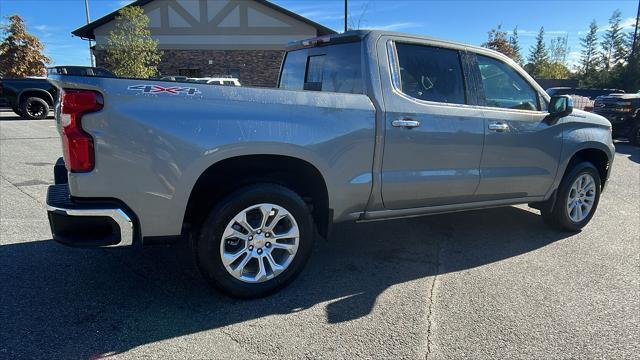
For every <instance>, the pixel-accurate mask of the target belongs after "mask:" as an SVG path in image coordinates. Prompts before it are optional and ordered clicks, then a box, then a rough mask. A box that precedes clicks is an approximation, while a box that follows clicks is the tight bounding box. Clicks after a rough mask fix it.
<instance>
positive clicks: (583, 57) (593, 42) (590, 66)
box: [580, 20, 598, 85]
mask: <svg viewBox="0 0 640 360" xmlns="http://www.w3.org/2000/svg"><path fill="white" fill-rule="evenodd" d="M580 45H581V46H582V51H581V52H580V77H581V78H582V81H583V82H584V83H585V85H594V82H595V79H596V76H595V75H596V70H597V66H598V59H597V57H598V50H597V46H598V24H597V23H596V21H595V20H592V21H591V24H589V32H588V33H587V34H586V35H585V36H584V37H583V38H580Z"/></svg>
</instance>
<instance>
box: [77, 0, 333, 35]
mask: <svg viewBox="0 0 640 360" xmlns="http://www.w3.org/2000/svg"><path fill="white" fill-rule="evenodd" d="M152 1H153V0H136V1H134V2H132V3H131V4H128V5H126V6H124V7H128V6H144V5H146V4H148V3H150V2H152ZM254 1H255V2H257V3H260V4H262V5H264V6H266V7H269V8H271V9H273V10H275V11H278V12H281V13H283V14H285V15H288V16H290V17H292V18H294V19H296V20H298V21H301V22H303V23H305V24H307V25H309V26H312V27H314V28H316V29H317V30H318V35H331V34H336V32H335V31H334V30H332V29H330V28H328V27H326V26H324V25H320V24H318V23H317V22H314V21H311V20H309V19H307V18H306V17H304V16H300V15H298V14H296V13H294V12H291V11H289V10H287V9H285V8H283V7H282V6H278V5H276V4H274V3H272V2H270V1H267V0H254ZM118 11H120V9H118V10H116V11H114V12H112V13H109V14H107V15H105V16H103V17H101V18H99V19H98V20H95V21H92V22H90V23H88V24H87V25H85V26H83V27H80V28H77V29H75V30H73V31H72V32H71V33H72V34H73V35H75V36H79V37H81V38H83V39H92V40H94V39H95V38H96V36H95V34H94V33H93V30H94V29H95V28H97V27H100V26H102V25H104V24H106V23H108V22H110V21H112V20H113V19H115V18H116V16H117V15H118Z"/></svg>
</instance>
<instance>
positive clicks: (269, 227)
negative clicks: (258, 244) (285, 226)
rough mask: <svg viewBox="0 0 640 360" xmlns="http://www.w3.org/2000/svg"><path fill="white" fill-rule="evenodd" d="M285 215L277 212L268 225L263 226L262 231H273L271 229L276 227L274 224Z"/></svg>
mask: <svg viewBox="0 0 640 360" xmlns="http://www.w3.org/2000/svg"><path fill="white" fill-rule="evenodd" d="M286 217H287V215H286V214H281V213H278V214H277V215H276V216H275V217H274V218H273V220H272V221H271V223H270V224H269V225H268V226H266V227H265V228H264V231H273V229H274V228H275V227H276V225H278V223H279V222H280V220H282V219H284V218H286Z"/></svg>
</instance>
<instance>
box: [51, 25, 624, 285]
mask: <svg viewBox="0 0 640 360" xmlns="http://www.w3.org/2000/svg"><path fill="white" fill-rule="evenodd" d="M51 80H52V81H53V82H54V83H55V84H56V86H57V87H59V88H60V89H61V91H60V95H59V96H60V99H59V101H58V104H59V105H57V108H56V121H57V124H58V128H59V131H60V134H61V138H62V149H63V159H64V161H62V160H60V161H59V162H58V163H57V164H56V166H55V168H54V172H55V179H56V180H55V182H56V184H55V185H52V186H51V187H50V188H49V190H48V197H47V204H48V216H49V221H50V226H51V231H52V234H53V238H54V240H56V241H58V242H61V243H64V244H68V245H72V246H130V245H136V244H151V243H155V242H159V241H167V240H173V239H179V238H190V239H192V240H193V241H194V249H195V253H196V261H197V263H198V265H199V268H200V270H201V271H202V273H203V275H204V277H205V278H206V279H207V280H208V281H210V283H211V284H213V285H214V286H216V287H217V288H219V289H221V290H222V291H224V292H226V293H228V294H231V295H233V296H237V297H256V296H263V295H266V294H269V293H271V292H274V291H276V290H278V289H280V288H282V287H283V286H284V285H286V284H287V283H289V282H290V281H291V280H292V279H293V278H294V277H295V276H296V275H297V274H298V273H300V271H301V270H302V268H303V267H304V265H305V263H306V261H307V259H308V258H309V256H310V254H311V250H312V247H313V244H314V240H315V238H316V237H317V235H319V236H321V237H324V238H327V237H329V235H330V232H331V228H332V224H334V223H337V222H344V221H375V220H384V219H392V218H402V217H411V216H419V215H427V214H436V213H445V212H453V211H463V210H471V209H481V208H489V207H496V206H509V205H514V204H529V205H530V206H531V207H534V208H536V209H539V210H540V211H541V214H542V218H543V219H544V221H545V222H547V223H548V224H550V225H551V226H553V227H555V228H558V229H560V230H564V231H578V230H580V229H582V228H583V227H584V226H585V225H586V224H587V223H588V222H589V221H590V219H591V218H592V216H593V215H594V213H595V211H596V207H597V206H598V200H599V198H600V194H601V191H602V190H603V189H604V185H605V182H606V180H607V178H608V176H609V173H610V170H611V165H612V162H613V158H614V153H615V150H614V146H613V143H612V140H611V124H610V123H609V121H607V120H606V119H604V118H603V117H601V116H599V115H595V114H591V113H586V112H583V111H579V110H573V108H572V103H571V99H570V98H569V97H567V96H553V97H549V96H548V95H547V94H546V93H545V91H544V90H543V89H542V88H541V87H540V86H539V85H538V84H537V83H536V82H535V81H534V80H533V79H532V78H531V77H530V76H529V75H528V74H527V73H526V72H525V71H524V70H523V69H522V68H520V67H519V66H518V65H517V64H516V63H514V62H513V61H512V60H510V59H509V58H507V57H505V56H504V55H501V54H499V53H497V52H494V51H491V50H488V49H484V48H480V47H475V46H470V45H464V44H459V43H454V42H449V41H442V40H436V39H432V38H428V37H422V36H413V35H405V34H398V33H391V32H382V31H354V32H347V33H345V34H340V35H331V36H326V37H320V38H314V39H309V40H305V41H301V42H297V43H293V44H291V45H290V46H289V47H288V49H287V53H286V55H285V58H284V61H283V63H282V69H281V74H280V78H279V81H278V88H277V89H265V88H249V87H226V86H206V85H200V84H194V83H177V82H163V81H155V80H148V79H113V78H100V77H90V78H89V77H73V76H64V77H56V76H52V79H51ZM505 221H507V219H505ZM532 230H533V229H532ZM192 234H193V236H190V235H192Z"/></svg>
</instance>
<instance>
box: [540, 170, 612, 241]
mask: <svg viewBox="0 0 640 360" xmlns="http://www.w3.org/2000/svg"><path fill="white" fill-rule="evenodd" d="M601 189H602V188H601V180H600V173H599V172H598V169H596V167H595V166H593V164H591V163H590V162H581V163H577V164H575V165H574V166H573V167H572V168H570V169H567V172H566V173H565V176H564V178H563V179H562V181H561V182H560V186H559V187H558V190H557V197H556V202H555V205H554V206H553V208H548V207H543V210H542V218H543V219H544V221H545V222H546V223H547V224H549V225H550V226H552V227H554V228H556V229H559V230H563V231H579V230H580V229H582V228H583V227H585V226H586V225H587V224H588V223H589V221H590V220H591V218H592V217H593V214H594V213H595V212H596V208H597V207H598V201H599V200H600V191H601Z"/></svg>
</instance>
